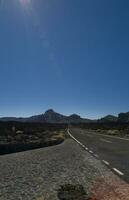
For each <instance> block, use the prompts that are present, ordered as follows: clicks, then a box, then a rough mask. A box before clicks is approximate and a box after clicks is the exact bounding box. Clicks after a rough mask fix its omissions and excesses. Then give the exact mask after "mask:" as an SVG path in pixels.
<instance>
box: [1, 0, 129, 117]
mask: <svg viewBox="0 0 129 200" xmlns="http://www.w3.org/2000/svg"><path fill="white" fill-rule="evenodd" d="M49 108H52V109H54V110H55V111H57V112H60V113H63V114H66V115H69V114H72V113H77V114H80V115H81V116H83V117H88V118H100V117H102V116H104V115H107V114H114V115H117V114H118V113H119V112H127V111H129V1H128V0H123V1H121V0H117V1H116V0H97V1H96V0H0V116H31V115H34V114H38V113H43V112H44V111H45V110H47V109H49Z"/></svg>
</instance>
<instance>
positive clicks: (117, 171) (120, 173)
mask: <svg viewBox="0 0 129 200" xmlns="http://www.w3.org/2000/svg"><path fill="white" fill-rule="evenodd" d="M67 131H68V134H69V135H70V137H71V138H73V139H74V140H75V141H76V142H77V143H78V144H80V145H81V146H83V147H85V145H83V144H82V143H81V142H79V141H78V140H77V139H76V138H75V137H73V136H72V134H71V133H70V132H69V130H67ZM85 149H87V150H88V148H87V147H85ZM89 152H90V153H92V154H93V153H94V152H93V151H89ZM94 156H95V157H97V158H98V157H99V156H98V155H97V154H94ZM102 162H103V163H105V164H106V165H109V163H108V162H107V161H105V160H102ZM113 170H114V171H115V172H116V173H117V174H119V175H121V176H123V175H124V173H122V172H121V171H119V170H118V169H116V168H113Z"/></svg>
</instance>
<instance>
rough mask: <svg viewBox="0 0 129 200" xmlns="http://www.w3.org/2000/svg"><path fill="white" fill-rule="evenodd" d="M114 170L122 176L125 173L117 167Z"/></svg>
mask: <svg viewBox="0 0 129 200" xmlns="http://www.w3.org/2000/svg"><path fill="white" fill-rule="evenodd" d="M113 170H114V171H115V172H116V173H117V174H119V175H121V176H123V175H124V173H122V172H121V171H119V170H118V169H116V168H113Z"/></svg>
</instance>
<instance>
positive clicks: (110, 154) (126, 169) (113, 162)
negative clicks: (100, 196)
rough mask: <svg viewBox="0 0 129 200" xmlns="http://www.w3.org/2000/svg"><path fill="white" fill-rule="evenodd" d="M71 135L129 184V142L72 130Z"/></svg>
mask: <svg viewBox="0 0 129 200" xmlns="http://www.w3.org/2000/svg"><path fill="white" fill-rule="evenodd" d="M70 133H71V134H72V135H73V136H74V137H75V138H76V139H77V140H78V141H80V142H81V143H82V144H84V145H85V147H87V148H88V151H89V152H90V153H91V154H93V155H95V156H96V157H98V159H100V160H102V162H104V163H105V164H106V165H107V166H108V167H109V168H110V169H112V170H113V171H114V172H115V173H117V174H119V175H120V176H121V177H122V178H123V179H124V180H126V181H127V182H129V140H128V139H124V138H123V139H120V138H117V137H112V136H105V135H102V134H98V133H95V132H93V131H88V130H82V129H77V128H76V129H75V128H71V129H70Z"/></svg>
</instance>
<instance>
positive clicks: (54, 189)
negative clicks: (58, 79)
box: [0, 139, 129, 200]
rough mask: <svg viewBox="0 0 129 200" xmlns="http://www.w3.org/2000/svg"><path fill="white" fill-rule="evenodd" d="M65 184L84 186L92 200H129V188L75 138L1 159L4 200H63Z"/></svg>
mask: <svg viewBox="0 0 129 200" xmlns="http://www.w3.org/2000/svg"><path fill="white" fill-rule="evenodd" d="M64 184H72V185H76V184H81V185H83V187H84V190H85V191H86V192H87V195H88V196H90V197H91V199H95V198H96V199H97V200H128V199H129V185H128V184H126V183H125V182H124V181H122V180H121V179H120V178H119V177H117V176H116V175H114V174H113V173H112V172H111V171H110V170H109V169H108V168H107V167H106V166H105V165H103V164H102V163H101V162H100V161H99V160H98V159H96V158H94V157H93V156H92V155H90V154H89V153H88V152H87V151H85V150H84V149H83V148H82V147H80V145H79V144H77V143H76V142H75V141H74V140H72V139H67V140H66V141H65V142H64V143H62V144H60V145H57V146H53V147H48V148H42V149H36V150H31V151H26V152H22V153H15V154H10V155H4V156H0V200H59V198H58V189H59V188H60V186H61V185H64Z"/></svg>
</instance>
